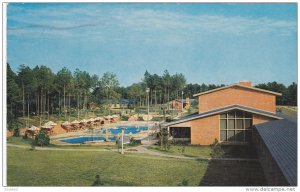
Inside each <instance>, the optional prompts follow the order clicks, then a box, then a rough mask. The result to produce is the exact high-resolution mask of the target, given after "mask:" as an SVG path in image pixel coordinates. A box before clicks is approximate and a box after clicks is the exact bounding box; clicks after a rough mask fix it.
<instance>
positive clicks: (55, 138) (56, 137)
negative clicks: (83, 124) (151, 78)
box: [50, 121, 157, 145]
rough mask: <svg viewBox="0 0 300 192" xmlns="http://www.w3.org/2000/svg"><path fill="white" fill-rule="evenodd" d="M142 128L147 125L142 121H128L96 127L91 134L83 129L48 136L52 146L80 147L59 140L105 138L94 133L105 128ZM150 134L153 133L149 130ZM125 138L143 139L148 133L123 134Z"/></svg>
mask: <svg viewBox="0 0 300 192" xmlns="http://www.w3.org/2000/svg"><path fill="white" fill-rule="evenodd" d="M155 123H157V122H149V126H154V125H155ZM135 125H137V126H142V125H144V126H145V125H146V126H147V123H145V122H144V121H135V122H128V121H120V122H117V123H111V124H105V125H104V126H101V127H98V128H94V130H93V134H92V132H91V131H90V130H88V129H85V130H79V131H76V132H68V133H62V134H59V135H54V136H50V139H51V142H52V143H53V144H56V145H80V144H71V143H66V142H62V141H60V140H61V139H64V138H74V137H80V136H92V135H93V136H94V137H96V136H101V137H105V136H106V135H105V134H99V133H96V132H97V131H101V130H103V129H107V128H112V127H117V126H135ZM151 132H153V131H152V130H151ZM125 135H126V136H132V137H134V138H136V139H144V138H146V137H147V136H148V131H141V132H139V133H137V134H125ZM110 136H112V134H108V137H110ZM93 144H96V145H105V144H111V142H104V141H99V142H94V143H93Z"/></svg>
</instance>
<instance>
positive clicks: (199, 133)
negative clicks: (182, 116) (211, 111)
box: [190, 115, 220, 145]
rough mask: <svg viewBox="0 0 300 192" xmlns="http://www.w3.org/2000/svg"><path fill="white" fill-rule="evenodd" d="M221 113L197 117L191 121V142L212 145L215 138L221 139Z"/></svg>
mask: <svg viewBox="0 0 300 192" xmlns="http://www.w3.org/2000/svg"><path fill="white" fill-rule="evenodd" d="M219 118H220V116H219V115H214V116H210V117H205V118H201V119H195V120H192V121H191V122H190V125H191V144H193V145H210V144H212V143H213V142H214V141H215V138H216V139H218V141H219V140H220V131H219V129H220V128H219V127H220V123H219Z"/></svg>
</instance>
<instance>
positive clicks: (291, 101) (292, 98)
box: [287, 82, 297, 106]
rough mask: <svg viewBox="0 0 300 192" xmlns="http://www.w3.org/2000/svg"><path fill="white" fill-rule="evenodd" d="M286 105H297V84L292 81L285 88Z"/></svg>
mask: <svg viewBox="0 0 300 192" xmlns="http://www.w3.org/2000/svg"><path fill="white" fill-rule="evenodd" d="M287 98H288V105H292V106H297V84H296V83H295V82H293V83H292V84H291V85H289V86H288V88H287Z"/></svg>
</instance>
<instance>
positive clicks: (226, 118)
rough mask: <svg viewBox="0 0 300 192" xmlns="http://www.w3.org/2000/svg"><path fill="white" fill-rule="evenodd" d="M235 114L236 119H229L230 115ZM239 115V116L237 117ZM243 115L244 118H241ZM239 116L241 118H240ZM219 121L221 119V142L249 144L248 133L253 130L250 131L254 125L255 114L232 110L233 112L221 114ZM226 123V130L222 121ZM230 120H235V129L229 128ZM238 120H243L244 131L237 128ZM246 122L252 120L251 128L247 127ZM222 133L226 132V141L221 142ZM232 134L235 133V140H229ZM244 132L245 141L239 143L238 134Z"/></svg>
mask: <svg viewBox="0 0 300 192" xmlns="http://www.w3.org/2000/svg"><path fill="white" fill-rule="evenodd" d="M232 113H234V117H232V115H231V116H230V117H229V114H232ZM237 113H238V114H239V115H237ZM241 113H242V117H240V114H241ZM249 114H250V115H251V117H249ZM238 116H239V117H238ZM219 117H220V118H219V119H220V142H248V141H246V131H252V129H250V128H251V127H252V125H253V114H251V113H249V112H245V111H241V110H232V111H227V112H224V113H220V115H219ZM222 120H223V121H224V120H225V121H226V128H225V129H224V128H222V125H223V124H224V122H223V123H221V121H222ZM229 120H231V121H232V120H234V126H233V128H232V127H229ZM238 120H242V129H241V128H240V127H239V128H238V127H237V121H238ZM246 120H251V121H250V126H249V127H246ZM221 131H223V132H224V131H226V134H225V136H226V139H225V140H221ZM229 131H230V132H231V131H233V132H234V138H233V140H232V139H231V140H229V137H228V135H229V134H228V132H229ZM240 131H242V133H243V141H238V136H237V135H236V133H237V132H240Z"/></svg>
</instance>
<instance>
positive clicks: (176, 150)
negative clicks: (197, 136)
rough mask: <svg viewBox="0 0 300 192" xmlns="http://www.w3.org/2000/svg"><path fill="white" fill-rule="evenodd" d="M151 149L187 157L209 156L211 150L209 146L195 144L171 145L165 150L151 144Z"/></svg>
mask: <svg viewBox="0 0 300 192" xmlns="http://www.w3.org/2000/svg"><path fill="white" fill-rule="evenodd" d="M151 150H155V151H158V152H162V153H165V154H169V155H183V156H189V157H199V156H202V157H210V153H211V151H212V149H211V147H210V146H196V145H194V146H193V145H187V146H180V145H171V147H170V150H168V151H165V150H162V149H161V148H160V146H152V147H151Z"/></svg>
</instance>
